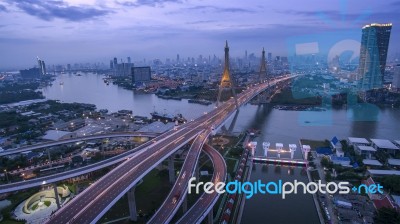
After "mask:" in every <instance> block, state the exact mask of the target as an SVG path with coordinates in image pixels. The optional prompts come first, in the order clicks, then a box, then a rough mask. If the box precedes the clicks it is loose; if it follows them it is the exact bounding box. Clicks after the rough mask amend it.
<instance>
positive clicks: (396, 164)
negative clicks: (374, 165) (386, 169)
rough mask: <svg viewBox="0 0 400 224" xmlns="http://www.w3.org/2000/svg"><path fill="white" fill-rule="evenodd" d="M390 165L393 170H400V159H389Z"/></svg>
mask: <svg viewBox="0 0 400 224" xmlns="http://www.w3.org/2000/svg"><path fill="white" fill-rule="evenodd" d="M388 164H389V166H391V167H393V168H400V159H388Z"/></svg>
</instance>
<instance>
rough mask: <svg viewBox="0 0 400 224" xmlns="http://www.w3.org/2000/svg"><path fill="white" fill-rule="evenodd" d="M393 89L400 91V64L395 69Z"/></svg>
mask: <svg viewBox="0 0 400 224" xmlns="http://www.w3.org/2000/svg"><path fill="white" fill-rule="evenodd" d="M392 88H393V89H394V90H396V91H400V64H398V65H396V66H395V67H394V74H393V81H392Z"/></svg>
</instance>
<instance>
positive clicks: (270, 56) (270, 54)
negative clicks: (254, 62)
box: [268, 52, 272, 62]
mask: <svg viewBox="0 0 400 224" xmlns="http://www.w3.org/2000/svg"><path fill="white" fill-rule="evenodd" d="M268 61H269V62H271V61H272V53H271V52H268Z"/></svg>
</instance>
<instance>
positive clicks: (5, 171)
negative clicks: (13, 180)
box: [4, 169, 10, 183]
mask: <svg viewBox="0 0 400 224" xmlns="http://www.w3.org/2000/svg"><path fill="white" fill-rule="evenodd" d="M4 173H5V175H6V178H7V182H8V183H9V182H10V180H9V179H8V174H7V170H6V169H4Z"/></svg>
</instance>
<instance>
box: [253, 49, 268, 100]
mask: <svg viewBox="0 0 400 224" xmlns="http://www.w3.org/2000/svg"><path fill="white" fill-rule="evenodd" d="M265 81H267V82H268V83H269V79H268V78H267V63H266V60H265V50H264V48H263V50H262V55H261V61H260V72H259V73H258V82H259V83H263V82H265ZM269 93H270V91H269V88H268V89H267V90H266V91H264V92H263V93H260V94H259V95H258V96H257V99H256V102H257V104H266V103H269V95H270V94H269Z"/></svg>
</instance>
